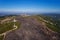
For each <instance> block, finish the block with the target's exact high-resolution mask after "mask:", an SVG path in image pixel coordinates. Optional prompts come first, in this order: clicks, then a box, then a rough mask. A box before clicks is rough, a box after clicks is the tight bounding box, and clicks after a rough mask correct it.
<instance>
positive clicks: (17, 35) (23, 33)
mask: <svg viewBox="0 0 60 40" xmlns="http://www.w3.org/2000/svg"><path fill="white" fill-rule="evenodd" d="M16 20H18V21H19V22H20V23H21V25H20V28H19V29H17V30H15V31H12V32H10V33H7V34H6V36H5V38H4V40H60V35H59V34H58V33H55V32H51V31H49V29H48V28H47V27H46V26H45V25H44V24H43V22H39V21H38V20H37V19H36V18H33V17H26V18H25V17H17V18H16Z"/></svg>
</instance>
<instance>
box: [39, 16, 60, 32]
mask: <svg viewBox="0 0 60 40" xmlns="http://www.w3.org/2000/svg"><path fill="white" fill-rule="evenodd" d="M38 16H39V17H41V18H42V19H43V20H46V21H48V23H47V22H45V23H46V26H47V27H48V28H50V29H51V30H53V31H55V32H58V33H60V20H58V19H55V20H54V18H52V17H50V16H43V15H38ZM39 17H38V20H40V21H43V20H42V19H40V18H39ZM43 22H44V21H43ZM51 23H53V24H51Z"/></svg>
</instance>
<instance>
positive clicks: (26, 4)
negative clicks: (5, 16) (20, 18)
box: [0, 0, 60, 12]
mask: <svg viewBox="0 0 60 40" xmlns="http://www.w3.org/2000/svg"><path fill="white" fill-rule="evenodd" d="M1 11H10V12H60V0H0V12H1Z"/></svg>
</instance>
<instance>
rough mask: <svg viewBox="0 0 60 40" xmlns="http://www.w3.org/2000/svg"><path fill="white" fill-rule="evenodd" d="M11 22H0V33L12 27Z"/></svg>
mask: <svg viewBox="0 0 60 40" xmlns="http://www.w3.org/2000/svg"><path fill="white" fill-rule="evenodd" d="M13 24H14V23H13V22H9V23H4V24H0V34H1V33H4V32H6V31H8V30H11V29H13Z"/></svg>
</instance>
